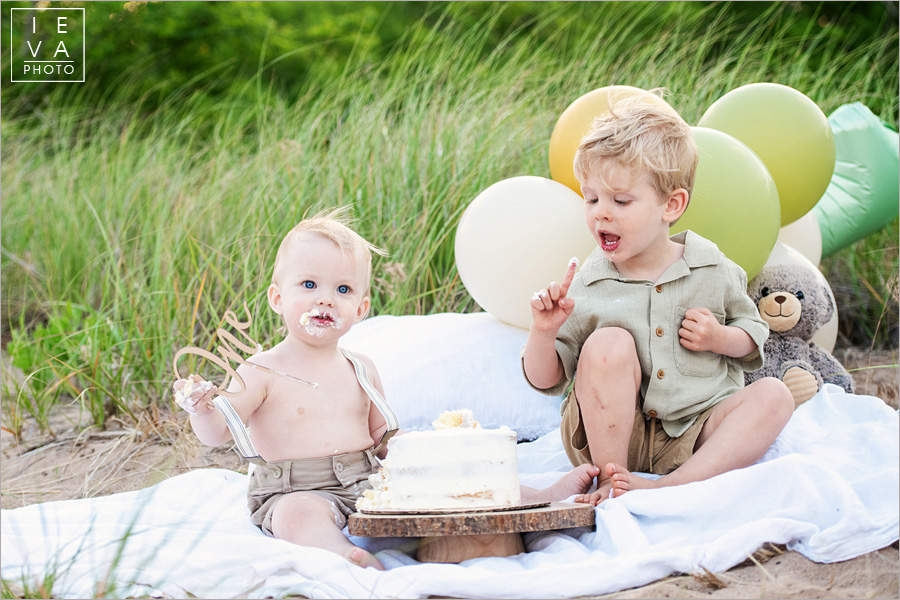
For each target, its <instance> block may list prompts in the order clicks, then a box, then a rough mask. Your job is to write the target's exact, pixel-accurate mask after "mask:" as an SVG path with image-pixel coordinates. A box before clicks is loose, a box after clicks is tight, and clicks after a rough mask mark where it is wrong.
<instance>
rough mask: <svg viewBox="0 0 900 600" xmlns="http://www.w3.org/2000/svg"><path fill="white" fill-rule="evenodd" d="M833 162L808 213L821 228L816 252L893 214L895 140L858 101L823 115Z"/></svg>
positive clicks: (899, 191)
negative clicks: (826, 183)
mask: <svg viewBox="0 0 900 600" xmlns="http://www.w3.org/2000/svg"><path fill="white" fill-rule="evenodd" d="M828 122H829V123H831V129H832V131H834V147H835V153H836V155H837V162H836V164H835V166H834V175H832V177H831V184H830V185H829V186H828V189H827V190H825V195H824V196H822V199H821V200H819V203H818V204H816V205H815V206H814V207H813V209H812V213H813V214H814V215H815V216H816V219H817V220H818V222H819V228H820V229H821V230H822V256H831V255H832V254H834V253H835V252H837V251H838V250H840V249H841V248H846V247H847V246H849V245H850V244H853V243H854V242H857V241H859V240H861V239H863V238H864V237H866V236H868V235H871V234H872V233H875V232H876V231H878V230H879V229H881V228H882V227H884V226H885V225H887V224H888V223H890V222H891V221H893V220H894V219H896V218H897V214H898V212H900V210H898V206H900V205H898V203H897V197H898V196H900V184H898V181H900V151H898V148H900V144H898V137H897V132H896V131H894V130H893V129H891V128H890V127H888V126H886V125H885V124H884V123H882V122H881V119H879V118H878V117H876V116H875V115H874V114H873V113H872V111H871V110H869V109H868V108H866V106H865V105H863V104H862V103H860V102H854V103H853V104H844V105H843V106H841V107H839V108H838V109H837V110H836V111H834V112H833V113H831V114H830V115H829V116H828Z"/></svg>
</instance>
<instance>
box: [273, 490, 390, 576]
mask: <svg viewBox="0 0 900 600" xmlns="http://www.w3.org/2000/svg"><path fill="white" fill-rule="evenodd" d="M272 533H274V534H275V537H276V538H278V539H281V540H287V541H289V542H293V543H295V544H297V545H298V546H312V547H314V548H322V549H324V550H329V551H331V552H334V553H335V554H340V555H341V556H343V557H344V558H346V559H347V560H349V561H350V562H352V563H354V564H357V565H359V566H361V567H374V568H376V569H379V570H381V571H383V570H384V565H382V564H381V562H380V561H379V560H378V559H377V558H375V557H374V556H372V554H371V553H369V552H367V551H366V550H363V549H362V548H360V547H358V546H354V545H353V544H351V543H350V540H348V539H347V536H345V535H344V533H343V532H342V531H341V530H340V529H339V528H338V526H337V523H335V520H334V511H333V510H332V509H331V505H330V504H329V502H328V501H327V500H325V499H324V498H322V497H321V496H319V495H317V494H309V493H306V492H294V493H293V494H288V495H286V496H285V497H284V498H282V499H281V500H279V501H278V504H276V505H275V511H274V512H273V513H272Z"/></svg>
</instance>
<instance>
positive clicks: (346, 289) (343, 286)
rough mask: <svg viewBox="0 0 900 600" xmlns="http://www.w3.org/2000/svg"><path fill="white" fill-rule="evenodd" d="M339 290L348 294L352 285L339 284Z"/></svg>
mask: <svg viewBox="0 0 900 600" xmlns="http://www.w3.org/2000/svg"><path fill="white" fill-rule="evenodd" d="M338 291H339V292H340V293H342V294H348V293H350V287H349V286H346V285H339V286H338Z"/></svg>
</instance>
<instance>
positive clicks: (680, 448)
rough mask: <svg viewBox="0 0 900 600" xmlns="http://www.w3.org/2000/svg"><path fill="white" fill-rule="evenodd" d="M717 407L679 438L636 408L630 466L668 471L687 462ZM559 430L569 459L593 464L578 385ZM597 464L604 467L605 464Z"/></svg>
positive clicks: (572, 461)
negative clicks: (577, 392)
mask: <svg viewBox="0 0 900 600" xmlns="http://www.w3.org/2000/svg"><path fill="white" fill-rule="evenodd" d="M714 409H715V406H713V407H710V408H708V409H706V410H705V411H703V412H702V413H700V415H699V416H698V417H697V420H696V421H694V423H693V425H691V426H690V427H689V428H688V430H687V431H685V432H684V433H683V434H682V435H680V436H679V437H677V438H673V437H669V434H667V433H666V431H665V429H663V426H662V423H661V422H660V421H659V419H657V418H655V417H647V416H646V415H644V413H642V412H641V410H640V409H635V411H634V426H633V427H632V429H631V441H630V442H629V444H628V465H626V468H627V469H628V470H629V471H638V472H641V473H654V474H656V475H665V474H667V473H671V472H672V471H674V470H675V469H677V468H678V467H680V466H681V465H683V464H684V463H685V462H687V459H689V458H690V457H691V455H692V454H693V453H694V444H696V443H697V437H699V435H700V430H701V429H703V424H704V423H706V419H708V418H709V415H711V414H712V411H713V410H714ZM559 431H560V434H561V435H562V442H563V448H564V449H565V451H566V455H567V456H568V457H569V461H570V462H571V463H572V464H573V465H574V466H576V467H577V466H578V465H583V464H590V462H591V449H590V447H589V446H588V441H587V434H586V433H585V430H584V422H583V421H582V420H581V408H580V407H579V406H578V401H577V399H576V398H575V390H574V389H573V390H572V391H571V392H570V393H569V398H568V404H567V405H566V407H565V410H564V412H563V416H562V423H560V426H559ZM597 466H598V467H600V468H601V469H602V468H603V467H604V465H597Z"/></svg>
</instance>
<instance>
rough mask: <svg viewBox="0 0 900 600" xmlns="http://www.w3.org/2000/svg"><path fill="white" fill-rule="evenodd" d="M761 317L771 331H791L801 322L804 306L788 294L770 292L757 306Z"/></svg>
mask: <svg viewBox="0 0 900 600" xmlns="http://www.w3.org/2000/svg"><path fill="white" fill-rule="evenodd" d="M757 308H759V315H760V316H761V317H762V318H763V320H764V321H765V322H766V323H768V324H769V330H770V331H776V332H779V333H782V332H785V331H789V330H790V329H791V328H792V327H794V325H796V324H797V323H798V322H799V321H800V313H801V312H802V311H803V306H802V305H801V304H800V300H799V299H798V298H797V297H796V296H794V295H793V294H790V293H788V292H783V291H779V292H769V293H768V294H767V295H765V296H764V297H763V298H760V300H759V303H758V304H757Z"/></svg>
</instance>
